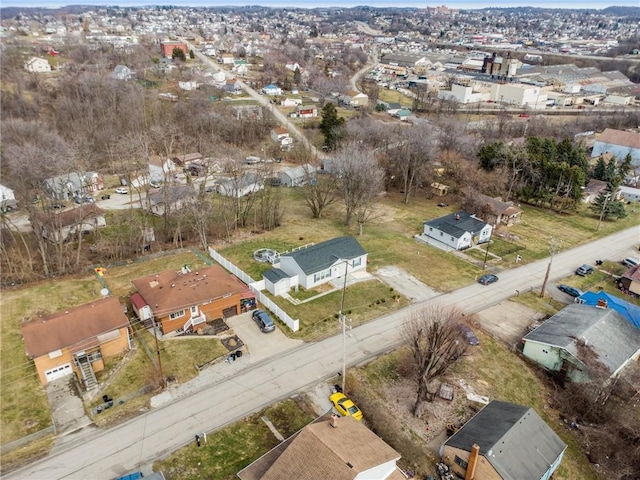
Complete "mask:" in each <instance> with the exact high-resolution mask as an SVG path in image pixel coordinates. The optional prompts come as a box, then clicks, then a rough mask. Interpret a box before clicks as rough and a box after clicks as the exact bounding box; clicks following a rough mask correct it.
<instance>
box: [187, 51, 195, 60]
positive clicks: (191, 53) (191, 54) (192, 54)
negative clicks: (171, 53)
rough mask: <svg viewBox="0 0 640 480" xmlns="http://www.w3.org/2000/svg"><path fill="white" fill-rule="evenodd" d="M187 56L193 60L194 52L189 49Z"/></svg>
mask: <svg viewBox="0 0 640 480" xmlns="http://www.w3.org/2000/svg"><path fill="white" fill-rule="evenodd" d="M189 58H190V59H191V60H193V59H194V58H196V54H195V53H193V50H189Z"/></svg>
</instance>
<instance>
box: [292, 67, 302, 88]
mask: <svg viewBox="0 0 640 480" xmlns="http://www.w3.org/2000/svg"><path fill="white" fill-rule="evenodd" d="M301 80H302V74H301V73H300V69H299V68H298V67H296V69H295V71H294V72H293V83H295V84H296V85H300V81H301Z"/></svg>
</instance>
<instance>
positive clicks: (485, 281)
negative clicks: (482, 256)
mask: <svg viewBox="0 0 640 480" xmlns="http://www.w3.org/2000/svg"><path fill="white" fill-rule="evenodd" d="M497 281H498V276H497V275H494V274H492V273H487V274H486V275H482V276H481V277H480V278H479V279H478V283H481V284H482V285H489V284H490V283H495V282H497Z"/></svg>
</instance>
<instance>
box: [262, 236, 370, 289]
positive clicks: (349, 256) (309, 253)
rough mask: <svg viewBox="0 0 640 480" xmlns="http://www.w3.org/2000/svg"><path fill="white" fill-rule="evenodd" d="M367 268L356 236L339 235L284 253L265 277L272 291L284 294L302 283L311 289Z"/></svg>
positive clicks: (364, 253)
mask: <svg viewBox="0 0 640 480" xmlns="http://www.w3.org/2000/svg"><path fill="white" fill-rule="evenodd" d="M366 270H367V252H366V251H365V250H364V248H362V246H361V245H360V244H359V243H358V241H357V240H356V239H355V238H353V237H339V238H333V239H331V240H327V241H326V242H322V243H317V244H314V245H309V246H304V247H301V248H298V249H295V250H293V251H292V252H289V253H283V254H281V255H280V261H279V263H278V264H277V265H276V267H275V268H273V269H271V270H268V271H266V272H265V273H264V274H263V278H264V280H265V288H266V289H267V290H268V291H269V292H271V293H272V294H274V295H281V294H282V293H286V292H288V291H289V290H291V288H294V287H297V286H298V285H300V286H302V287H303V288H305V289H311V288H313V287H316V286H318V285H322V284H323V283H327V282H330V281H333V280H337V279H338V278H342V276H343V275H345V274H346V275H352V274H353V273H355V272H358V271H366ZM276 292H278V293H276Z"/></svg>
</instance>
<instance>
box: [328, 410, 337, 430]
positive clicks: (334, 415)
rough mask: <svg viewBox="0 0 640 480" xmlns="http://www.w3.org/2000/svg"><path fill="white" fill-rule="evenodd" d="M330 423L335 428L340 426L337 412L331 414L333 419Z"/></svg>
mask: <svg viewBox="0 0 640 480" xmlns="http://www.w3.org/2000/svg"><path fill="white" fill-rule="evenodd" d="M329 424H330V425H331V426H332V427H333V428H338V415H336V414H335V413H334V414H333V415H331V419H330V420H329Z"/></svg>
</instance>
